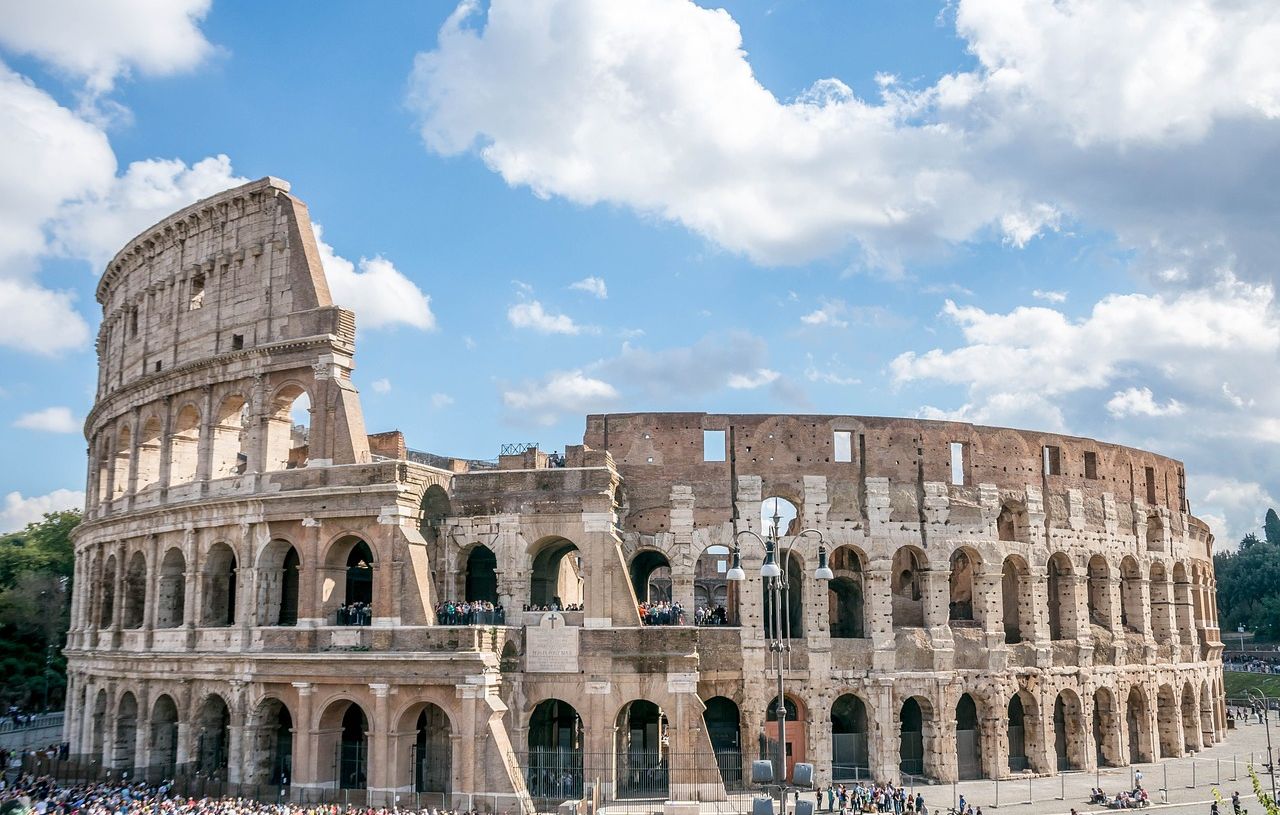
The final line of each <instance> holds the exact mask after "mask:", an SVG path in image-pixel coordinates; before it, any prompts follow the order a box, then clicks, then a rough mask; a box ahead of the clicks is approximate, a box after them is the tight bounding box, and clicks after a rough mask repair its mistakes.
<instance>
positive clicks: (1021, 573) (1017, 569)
mask: <svg viewBox="0 0 1280 815" xmlns="http://www.w3.org/2000/svg"><path fill="white" fill-rule="evenodd" d="M1000 596H1001V598H1002V599H1003V601H1004V641H1005V642H1006V643H1007V644H1009V645H1014V644H1016V643H1019V642H1026V641H1030V640H1033V639H1035V625H1034V620H1033V619H1032V605H1031V581H1030V575H1029V574H1028V569H1027V564H1026V561H1024V560H1022V559H1021V558H1018V557H1014V556H1013V555H1010V556H1009V557H1007V558H1005V559H1004V565H1003V566H1002V567H1001V570H1000Z"/></svg>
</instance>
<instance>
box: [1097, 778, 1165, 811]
mask: <svg viewBox="0 0 1280 815" xmlns="http://www.w3.org/2000/svg"><path fill="white" fill-rule="evenodd" d="M1089 803H1091V804H1097V805H1099V806H1104V807H1106V808H1107V809H1138V808H1140V807H1145V806H1149V805H1150V804H1151V796H1150V795H1149V794H1148V793H1147V791H1146V790H1145V789H1143V788H1142V785H1141V784H1139V785H1137V786H1135V787H1134V788H1133V789H1131V790H1121V791H1120V792H1118V793H1116V794H1115V795H1107V793H1106V792H1105V791H1104V790H1103V789H1102V788H1101V787H1095V788H1094V789H1093V790H1092V792H1091V793H1090V795H1089Z"/></svg>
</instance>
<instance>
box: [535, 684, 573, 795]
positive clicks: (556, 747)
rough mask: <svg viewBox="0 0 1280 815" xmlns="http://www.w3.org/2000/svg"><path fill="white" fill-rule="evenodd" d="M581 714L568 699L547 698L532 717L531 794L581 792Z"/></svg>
mask: <svg viewBox="0 0 1280 815" xmlns="http://www.w3.org/2000/svg"><path fill="white" fill-rule="evenodd" d="M582 747H583V733H582V717H580V716H579V715H578V711H577V710H575V709H574V707H573V705H571V704H569V703H568V702H562V701H560V700H559V699H545V700H543V701H542V702H539V703H538V706H537V707H535V708H534V709H533V714H532V715H531V716H530V717H529V761H528V767H529V777H528V779H527V781H526V783H527V785H528V787H529V794H530V795H532V796H534V797H535V798H541V799H551V800H560V801H563V800H567V799H571V798H580V797H581V796H582Z"/></svg>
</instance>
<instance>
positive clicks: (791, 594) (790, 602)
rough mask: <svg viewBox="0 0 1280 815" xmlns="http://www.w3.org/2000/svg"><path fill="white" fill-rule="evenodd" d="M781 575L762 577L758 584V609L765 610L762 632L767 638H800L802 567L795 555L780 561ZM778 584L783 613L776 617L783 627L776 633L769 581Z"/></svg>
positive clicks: (791, 554)
mask: <svg viewBox="0 0 1280 815" xmlns="http://www.w3.org/2000/svg"><path fill="white" fill-rule="evenodd" d="M783 560H785V563H784V562H782V561H783ZM779 565H780V566H782V576H781V577H778V578H763V579H761V581H760V592H761V607H762V608H763V609H764V615H763V616H764V633H765V636H766V637H781V638H790V639H799V638H801V637H803V636H804V583H805V581H804V564H803V562H802V561H801V560H800V556H799V555H797V554H796V553H795V552H787V554H786V557H785V558H781V559H780V560H779ZM774 580H778V581H781V586H782V595H781V597H780V598H779V600H780V602H781V603H782V605H783V606H785V607H786V613H785V614H781V615H780V616H779V618H780V619H781V622H782V623H783V625H782V626H781V629H782V630H779V627H778V625H777V624H776V623H775V622H774V619H775V613H776V612H775V609H774V607H773V589H772V582H773V581H774Z"/></svg>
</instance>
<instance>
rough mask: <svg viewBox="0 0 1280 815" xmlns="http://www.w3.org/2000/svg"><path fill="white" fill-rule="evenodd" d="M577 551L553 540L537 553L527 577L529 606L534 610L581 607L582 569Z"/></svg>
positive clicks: (566, 541)
mask: <svg viewBox="0 0 1280 815" xmlns="http://www.w3.org/2000/svg"><path fill="white" fill-rule="evenodd" d="M580 560H581V558H580V556H579V554H578V547H577V546H575V545H574V544H573V542H572V541H569V540H565V539H564V538H557V539H554V540H551V541H548V542H547V543H546V544H544V545H543V546H542V547H541V548H539V549H538V553H537V555H535V556H534V558H533V570H532V573H531V575H530V577H529V602H530V603H531V604H532V605H533V606H534V607H535V608H549V609H551V608H561V609H564V608H569V607H571V606H572V607H577V606H579V605H581V603H582V566H581V563H580Z"/></svg>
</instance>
